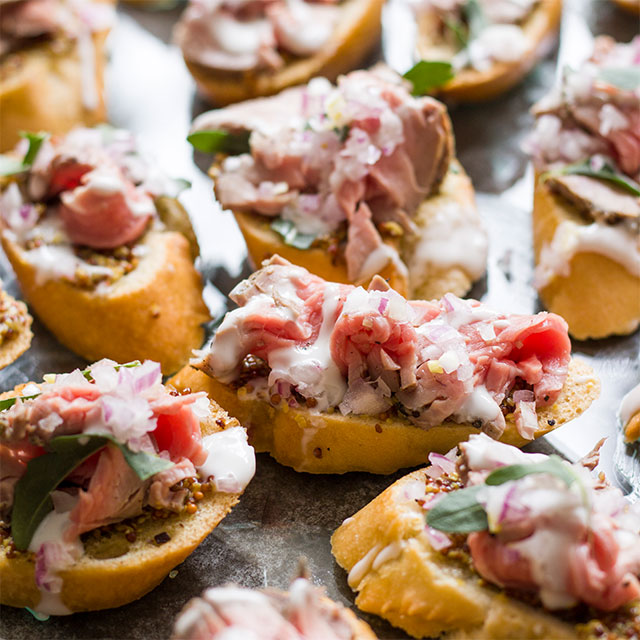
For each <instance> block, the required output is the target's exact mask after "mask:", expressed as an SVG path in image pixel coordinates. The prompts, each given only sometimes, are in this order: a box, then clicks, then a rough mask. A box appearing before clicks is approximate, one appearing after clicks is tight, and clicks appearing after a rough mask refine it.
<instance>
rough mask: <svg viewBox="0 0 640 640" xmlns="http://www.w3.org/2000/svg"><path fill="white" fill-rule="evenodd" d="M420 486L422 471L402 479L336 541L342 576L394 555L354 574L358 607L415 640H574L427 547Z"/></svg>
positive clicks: (555, 622) (570, 631)
mask: <svg viewBox="0 0 640 640" xmlns="http://www.w3.org/2000/svg"><path fill="white" fill-rule="evenodd" d="M425 478H426V474H425V469H419V470H418V471H414V472H413V473H410V474H409V475H407V476H405V477H403V478H401V479H400V480H398V481H397V482H395V483H394V484H393V485H391V486H390V487H389V488H388V489H386V490H385V491H383V492H382V493H381V494H380V495H379V496H378V497H377V498H375V499H374V500H373V501H372V502H370V503H369V504H368V505H367V506H366V507H364V508H363V509H361V510H360V511H359V512H358V513H356V514H355V515H354V516H353V517H352V518H348V519H347V520H346V521H345V522H344V523H343V524H342V525H341V526H340V527H339V528H338V529H337V530H336V532H335V533H334V534H333V536H332V538H331V545H332V552H333V555H334V557H335V559H336V561H337V562H338V564H339V565H340V566H341V567H342V568H343V569H345V570H346V571H351V570H352V569H353V567H354V565H356V563H357V562H359V561H360V560H361V559H362V558H364V557H365V556H366V555H367V553H369V552H370V551H371V550H372V549H373V548H374V547H376V545H378V547H377V549H378V552H380V551H383V550H386V549H388V550H394V551H395V553H390V552H387V554H386V556H387V559H386V561H382V562H376V563H375V564H376V568H375V569H374V568H373V566H372V565H373V559H374V558H373V557H371V560H372V562H371V563H370V564H369V567H368V570H365V571H364V573H362V571H360V572H358V571H356V572H354V573H356V574H357V573H360V575H361V576H362V578H361V579H359V580H358V579H357V578H360V575H355V576H354V575H353V574H352V580H351V582H350V584H351V586H352V588H354V589H356V590H357V591H358V595H357V597H356V605H357V606H358V607H359V608H360V609H362V610H363V611H368V612H370V613H375V614H377V615H380V616H382V617H383V618H386V619H387V620H389V622H391V624H393V625H394V626H396V627H400V628H401V629H404V630H405V631H406V632H407V633H409V634H410V635H412V636H414V637H415V638H424V637H435V636H440V634H443V635H442V636H440V637H442V638H443V639H445V640H471V639H477V640H511V639H512V638H527V639H534V638H536V639H540V640H542V639H545V640H546V639H548V638H554V640H556V639H558V640H560V639H562V640H565V639H566V640H569V639H571V640H577V638H578V635H577V633H576V631H575V628H574V627H573V626H572V625H570V624H567V623H565V622H562V621H560V620H559V619H557V618H555V617H554V616H552V615H549V614H547V613H545V612H544V611H543V610H542V609H537V608H534V607H532V606H529V605H526V604H524V603H522V602H519V601H517V600H513V599H511V598H509V597H507V596H506V595H505V594H504V593H503V592H501V591H500V590H498V589H496V588H494V587H492V586H490V585H488V584H487V583H486V582H484V581H483V580H481V579H479V576H478V574H476V573H475V572H474V571H472V570H471V569H470V568H469V567H468V566H467V565H466V564H464V563H463V562H454V561H451V560H450V559H448V558H447V557H445V556H443V555H442V554H440V553H438V552H437V551H435V550H434V549H433V548H432V547H431V545H430V543H429V540H428V538H427V535H426V533H425V520H424V512H423V510H422V509H421V508H420V507H419V506H418V505H417V503H416V502H415V493H412V491H411V487H412V485H414V486H415V485H416V484H417V485H421V486H424V483H425ZM391 545H393V546H391ZM376 555H377V554H376V553H375V552H374V553H372V556H376ZM377 557H378V558H381V557H382V558H383V559H384V556H380V555H378V556H377ZM360 566H361V567H362V565H360ZM365 568H366V567H365Z"/></svg>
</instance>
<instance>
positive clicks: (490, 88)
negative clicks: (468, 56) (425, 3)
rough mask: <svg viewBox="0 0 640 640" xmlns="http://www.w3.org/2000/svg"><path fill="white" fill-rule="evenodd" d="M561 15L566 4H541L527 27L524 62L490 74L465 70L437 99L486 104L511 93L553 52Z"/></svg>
mask: <svg viewBox="0 0 640 640" xmlns="http://www.w3.org/2000/svg"><path fill="white" fill-rule="evenodd" d="M561 14H562V0H541V2H540V5H539V6H538V7H536V8H535V9H534V10H533V12H532V13H531V15H530V16H529V17H528V18H527V19H526V21H525V23H524V24H523V31H524V34H525V36H526V38H527V40H528V42H529V46H528V48H527V51H526V53H525V54H524V55H523V56H522V57H521V58H520V59H518V60H515V61H513V62H495V63H494V64H493V65H492V66H491V67H490V68H489V69H487V70H486V71H477V70H475V69H463V70H461V71H459V72H457V73H456V75H455V77H454V78H453V79H452V80H450V81H449V82H447V84H445V85H444V86H442V87H440V88H438V89H436V90H434V92H433V95H435V96H437V97H441V98H443V99H444V100H447V101H451V102H483V101H486V100H491V99H493V98H495V97H497V96H499V95H500V94H502V93H504V92H505V91H507V90H509V89H510V88H511V87H513V86H514V85H516V84H517V83H518V82H520V80H521V79H522V78H523V77H524V76H525V75H526V74H527V73H528V72H529V71H530V70H531V69H532V68H533V67H534V66H535V65H536V64H537V63H538V61H539V60H540V59H541V58H542V57H543V56H544V55H545V54H546V53H547V51H548V50H549V49H550V46H551V43H552V41H553V39H555V32H556V30H557V28H558V25H559V23H560V16H561ZM425 37H426V36H425Z"/></svg>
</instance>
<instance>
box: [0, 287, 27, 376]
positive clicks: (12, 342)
mask: <svg viewBox="0 0 640 640" xmlns="http://www.w3.org/2000/svg"><path fill="white" fill-rule="evenodd" d="M0 295H4V296H6V297H7V298H9V300H10V301H11V303H12V304H13V305H15V306H16V307H17V309H18V314H19V315H20V318H21V319H22V324H21V326H20V328H19V329H16V330H14V332H13V334H12V335H11V336H9V337H6V338H5V339H4V340H3V341H2V342H1V343H0V369H4V367H6V366H7V365H9V364H11V363H12V362H14V361H15V360H17V359H18V358H19V357H20V356H21V355H22V354H23V353H24V352H25V351H26V350H27V349H28V348H29V347H30V346H31V339H32V338H33V333H32V332H31V323H32V322H33V318H32V317H31V316H30V315H29V312H28V311H27V305H26V304H25V303H24V302H21V301H20V300H15V299H14V298H13V297H11V296H10V295H8V294H7V293H6V292H2V291H0Z"/></svg>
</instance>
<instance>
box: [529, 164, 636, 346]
mask: <svg viewBox="0 0 640 640" xmlns="http://www.w3.org/2000/svg"><path fill="white" fill-rule="evenodd" d="M565 220H570V221H572V222H575V223H576V224H582V225H586V224H588V223H587V222H585V220H584V218H582V216H581V215H580V214H579V213H578V210H577V209H576V208H575V206H574V205H572V204H571V203H570V202H569V201H568V200H566V199H564V198H563V197H562V196H560V195H557V194H555V193H553V192H552V191H551V189H550V188H549V186H548V184H547V183H545V182H544V181H543V180H541V179H540V174H539V173H536V175H535V188H534V199H533V247H534V253H535V261H536V264H538V262H539V260H540V253H541V251H542V247H543V246H545V245H549V244H550V243H551V241H552V240H553V236H554V234H555V231H556V229H557V227H558V225H560V223H561V222H563V221H565ZM538 293H539V295H540V299H541V300H542V302H543V303H544V305H545V307H546V308H547V309H549V310H550V311H553V312H554V313H557V314H559V315H561V316H562V317H563V318H564V319H565V320H566V321H567V323H568V324H569V333H570V334H571V335H572V336H573V337H574V338H577V339H578V340H586V339H587V338H604V337H606V336H610V335H626V334H629V333H631V332H633V331H635V329H636V328H637V327H638V325H639V324H640V278H638V277H637V276H634V275H633V274H631V273H630V272H629V271H628V270H627V269H626V268H625V267H624V265H622V264H620V263H619V262H616V261H614V260H612V259H611V258H608V257H607V256H604V255H601V254H599V253H594V252H578V253H575V254H574V256H573V257H572V258H571V260H570V262H569V275H567V276H563V275H556V276H555V277H554V278H553V280H551V281H550V282H549V283H548V284H547V285H546V286H544V287H542V288H541V289H540V290H539V292H538Z"/></svg>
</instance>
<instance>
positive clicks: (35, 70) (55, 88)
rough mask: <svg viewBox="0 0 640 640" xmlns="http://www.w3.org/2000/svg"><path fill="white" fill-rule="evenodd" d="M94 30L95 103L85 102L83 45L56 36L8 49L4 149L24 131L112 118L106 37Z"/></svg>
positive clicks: (0, 86) (1, 79) (0, 77)
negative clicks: (106, 87) (106, 94)
mask: <svg viewBox="0 0 640 640" xmlns="http://www.w3.org/2000/svg"><path fill="white" fill-rule="evenodd" d="M107 35H108V32H107V31H102V32H98V33H95V34H93V43H94V47H95V51H96V56H95V79H96V88H97V94H98V100H97V105H96V107H95V108H92V109H88V108H86V107H85V106H84V101H83V89H82V68H81V62H80V54H79V51H78V45H77V43H76V42H73V41H64V42H61V41H60V40H56V41H55V42H49V43H45V44H41V45H36V46H33V47H30V48H28V49H24V50H22V51H17V52H15V53H12V54H9V55H8V56H7V57H6V58H5V59H4V60H3V61H2V64H1V65H0V113H2V117H1V118H0V151H8V150H9V149H12V148H13V147H14V146H15V145H16V143H17V142H18V140H19V139H20V136H19V132H20V131H48V132H50V133H53V134H62V133H66V132H67V131H69V130H70V129H72V128H73V127H75V126H78V125H82V124H84V125H94V124H98V123H100V122H104V121H105V120H106V117H107V113H106V108H105V103H104V68H105V58H106V56H105V52H104V49H105V40H106V38H107Z"/></svg>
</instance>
